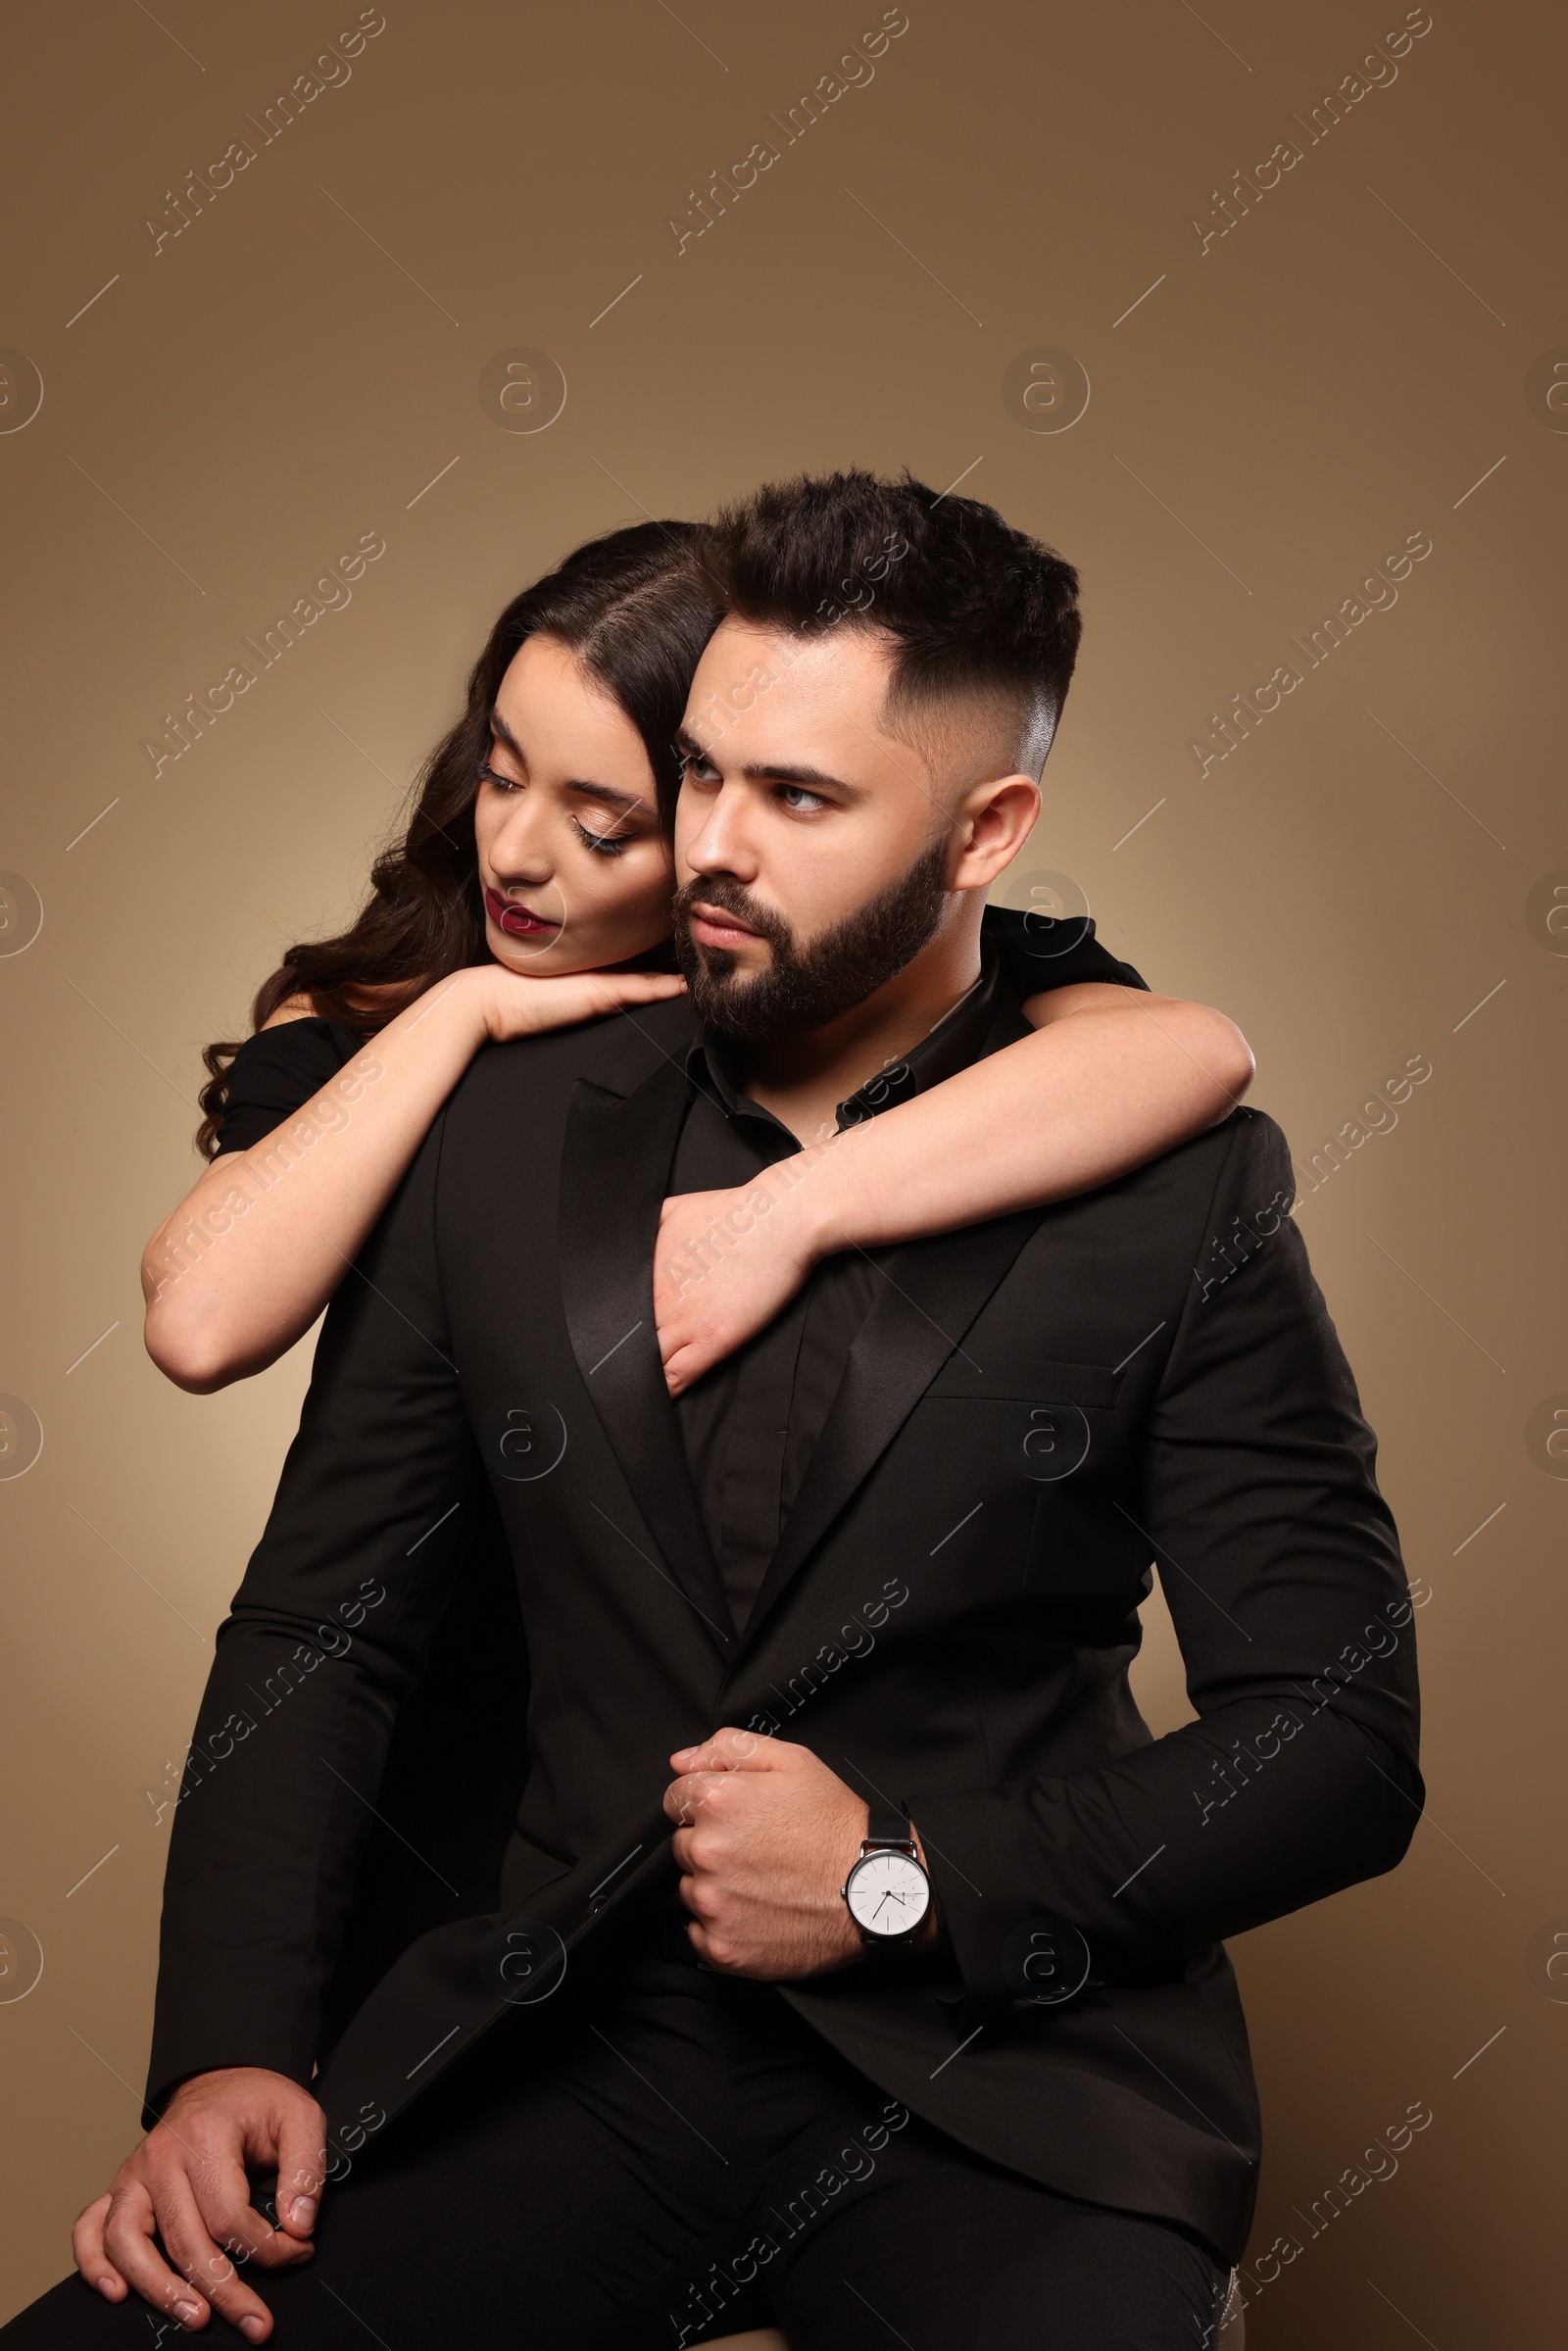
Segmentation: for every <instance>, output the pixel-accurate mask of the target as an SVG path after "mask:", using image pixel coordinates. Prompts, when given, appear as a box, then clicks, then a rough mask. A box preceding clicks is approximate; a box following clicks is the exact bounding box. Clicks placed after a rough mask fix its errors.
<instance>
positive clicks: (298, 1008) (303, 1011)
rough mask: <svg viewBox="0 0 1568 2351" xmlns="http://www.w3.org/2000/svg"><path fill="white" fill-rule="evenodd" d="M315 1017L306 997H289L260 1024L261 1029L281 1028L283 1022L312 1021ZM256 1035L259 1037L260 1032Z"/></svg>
mask: <svg viewBox="0 0 1568 2351" xmlns="http://www.w3.org/2000/svg"><path fill="white" fill-rule="evenodd" d="M316 1016H317V1015H316V1006H315V1005H314V1004H312V1002H311V1000H310V998H309V997H308V996H290V997H286V998H285V999H284V1001H283V1003H282V1004H279V1005H278V1007H277V1010H276V1011H275V1012H270V1013H269V1014H268V1016H267V1018H266V1019H265V1020H264V1021H263V1022H262V1028H264V1029H276V1028H281V1027H282V1025H283V1023H284V1021H285V1020H314V1019H315V1018H316ZM257 1034H258V1035H260V1034H261V1031H260V1030H258V1031H257Z"/></svg>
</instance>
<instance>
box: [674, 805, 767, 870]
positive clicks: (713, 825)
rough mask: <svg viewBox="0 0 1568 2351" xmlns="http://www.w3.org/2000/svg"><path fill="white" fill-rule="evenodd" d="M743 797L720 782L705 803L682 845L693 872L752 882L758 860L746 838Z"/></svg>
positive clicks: (746, 829) (746, 827)
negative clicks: (699, 819) (700, 817)
mask: <svg viewBox="0 0 1568 2351" xmlns="http://www.w3.org/2000/svg"><path fill="white" fill-rule="evenodd" d="M747 816H748V808H747V796H746V795H745V794H744V793H742V792H737V791H735V790H734V789H733V788H732V787H731V786H729V785H727V784H722V785H720V787H719V789H718V791H717V792H716V793H715V794H714V795H713V798H712V800H711V802H710V803H709V806H708V812H707V814H706V815H705V817H704V819H703V822H702V824H701V825H700V826H699V828H698V830H697V831H696V832H695V833H694V834H693V835H692V837H691V838H690V840H689V841H688V842H687V844H686V857H687V860H688V862H689V863H690V865H691V869H692V871H693V873H694V874H695V873H710V874H719V873H724V874H729V875H731V876H732V877H733V878H734V880H736V881H738V882H747V883H750V882H755V881H756V879H757V876H758V872H759V868H760V860H759V858H758V856H757V852H756V849H755V847H754V846H753V844H752V841H751V839H750V837H749V826H748V822H747Z"/></svg>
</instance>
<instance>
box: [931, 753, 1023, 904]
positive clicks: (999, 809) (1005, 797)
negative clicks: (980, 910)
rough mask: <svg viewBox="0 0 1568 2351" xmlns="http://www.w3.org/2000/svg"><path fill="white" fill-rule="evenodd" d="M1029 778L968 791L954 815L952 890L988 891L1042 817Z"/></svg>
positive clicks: (1014, 778) (1012, 778)
mask: <svg viewBox="0 0 1568 2351" xmlns="http://www.w3.org/2000/svg"><path fill="white" fill-rule="evenodd" d="M1040 809H1041V798H1040V786H1039V785H1038V784H1037V783H1036V782H1035V780H1034V778H1033V776H1028V775H1004V776H998V777H997V778H995V780H994V781H992V782H991V783H988V784H976V785H974V786H973V787H972V789H971V790H969V791H968V792H966V793H965V794H964V796H963V798H962V799H961V800H960V801H959V803H958V806H957V808H956V810H955V812H954V819H953V844H954V848H955V851H956V863H955V865H954V867H953V870H952V873H951V875H950V878H949V882H948V887H949V889H950V890H986V889H989V888H990V886H991V884H992V883H993V882H994V881H995V880H996V878H997V876H998V874H999V873H1001V872H1002V871H1003V870H1004V869H1005V867H1006V866H1008V865H1010V864H1011V863H1012V860H1013V858H1014V857H1016V856H1017V855H1018V852H1019V851H1020V850H1021V849H1022V847H1023V845H1024V843H1025V842H1026V841H1027V840H1028V838H1029V835H1030V834H1031V833H1032V832H1033V830H1034V828H1035V826H1036V824H1037V823H1038V822H1039V819H1040Z"/></svg>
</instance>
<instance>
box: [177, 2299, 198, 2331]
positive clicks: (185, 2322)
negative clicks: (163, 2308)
mask: <svg viewBox="0 0 1568 2351" xmlns="http://www.w3.org/2000/svg"><path fill="white" fill-rule="evenodd" d="M201 2315H202V2306H201V2304H200V2303H199V2302H176V2303H175V2304H174V2316H175V2318H176V2319H177V2320H178V2321H179V2323H180V2325H181V2326H182V2327H194V2326H195V2324H196V2322H197V2320H198V2319H199V2318H200V2317H201Z"/></svg>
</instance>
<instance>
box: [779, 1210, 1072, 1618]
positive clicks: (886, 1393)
mask: <svg viewBox="0 0 1568 2351" xmlns="http://www.w3.org/2000/svg"><path fill="white" fill-rule="evenodd" d="M1039 1222H1040V1211H1039V1210H1038V1209H1033V1210H1030V1211H1027V1212H1026V1213H1024V1214H1023V1215H1019V1216H1007V1217H1003V1218H999V1219H998V1220H997V1222H995V1223H993V1224H983V1225H974V1226H972V1227H971V1228H970V1229H969V1230H968V1231H966V1232H962V1233H953V1234H949V1235H947V1236H945V1237H944V1238H942V1239H940V1240H935V1241H925V1242H919V1243H917V1244H916V1245H915V1246H914V1247H912V1248H909V1249H900V1250H898V1251H896V1252H894V1253H893V1254H892V1255H891V1256H890V1257H889V1258H888V1259H887V1260H886V1262H885V1265H883V1266H880V1267H879V1270H881V1271H882V1273H883V1281H882V1286H881V1289H880V1292H879V1295H878V1297H877V1298H876V1300H875V1303H874V1304H873V1305H872V1307H871V1310H870V1312H869V1313H868V1314H867V1316H866V1318H865V1321H864V1322H863V1323H862V1324H861V1326H860V1330H859V1334H858V1337H857V1339H856V1342H855V1345H854V1347H852V1348H851V1350H850V1359H849V1362H848V1364H847V1365H846V1367H845V1372H844V1377H843V1379H842V1381H841V1382H840V1383H839V1389H838V1393H837V1395H836V1396H834V1398H833V1404H832V1409H831V1410H830V1411H829V1413H828V1416H827V1420H826V1423H825V1424H824V1427H823V1430H822V1434H821V1437H820V1438H819V1439H818V1441H817V1445H816V1450H815V1451H814V1452H813V1454H812V1455H811V1460H810V1465H809V1468H808V1470H807V1473H806V1476H805V1478H804V1480H803V1481H802V1485H801V1491H800V1493H799V1494H797V1495H796V1498H795V1506H794V1508H793V1509H792V1510H791V1512H790V1514H789V1517H788V1519H787V1520H786V1522H785V1526H784V1531H783V1534H782V1535H781V1537H780V1539H779V1545H778V1549H777V1550H776V1551H775V1552H774V1554H773V1556H772V1558H771V1559H770V1560H769V1562H768V1567H767V1573H766V1575H765V1576H764V1577H763V1579H762V1585H761V1590H760V1592H759V1593H758V1595H757V1600H756V1603H755V1605H754V1607H753V1609H752V1612H751V1615H750V1616H749V1617H748V1619H747V1622H746V1633H745V1649H746V1650H748V1651H749V1650H750V1649H751V1648H752V1647H753V1646H754V1645H755V1643H756V1641H757V1638H758V1635H759V1634H760V1630H761V1626H762V1622H763V1619H764V1618H765V1617H766V1616H768V1615H769V1614H770V1613H771V1611H772V1610H773V1608H774V1606H775V1605H776V1603H777V1601H778V1599H779V1596H780V1594H781V1593H782V1592H784V1591H785V1590H786V1589H787V1587H788V1586H789V1584H790V1583H791V1582H792V1580H793V1579H794V1577H795V1576H796V1575H797V1574H798V1573H799V1571H800V1569H801V1567H802V1566H803V1565H804V1564H805V1562H806V1559H807V1558H808V1556H809V1553H810V1552H811V1551H812V1550H813V1549H814V1548H815V1546H816V1544H817V1543H819V1542H820V1540H821V1538H822V1537H823V1536H824V1535H825V1534H826V1532H827V1530H828V1528H829V1527H830V1526H831V1525H832V1523H833V1521H834V1519H835V1518H837V1516H838V1514H839V1512H840V1511H841V1510H842V1509H843V1508H844V1506H845V1504H846V1503H847V1502H848V1501H849V1500H850V1498H851V1496H852V1495H853V1494H855V1493H856V1491H857V1490H858V1488H859V1487H860V1486H862V1485H863V1484H864V1482H865V1480H866V1479H867V1477H869V1475H870V1473H871V1471H872V1470H873V1469H874V1468H875V1466H876V1464H877V1462H878V1460H879V1459H880V1458H881V1456H882V1454H883V1453H884V1452H885V1451H886V1449H887V1447H888V1446H889V1445H891V1444H892V1442H893V1440H894V1438H895V1437H896V1436H897V1435H898V1433H899V1431H900V1429H901V1428H902V1427H903V1426H904V1423H905V1422H906V1420H907V1418H908V1416H909V1414H910V1413H911V1412H912V1411H913V1409H914V1407H915V1405H916V1404H917V1403H918V1402H919V1400H920V1398H921V1396H923V1395H924V1393H925V1391H926V1389H927V1388H929V1386H930V1385H931V1382H932V1381H933V1380H934V1379H935V1378H936V1375H937V1373H938V1372H939V1371H940V1370H941V1368H942V1366H943V1364H944V1363H945V1362H946V1361H947V1359H948V1357H949V1356H950V1355H951V1354H952V1353H953V1351H954V1349H955V1347H959V1345H960V1342H961V1341H962V1338H963V1334H964V1332H965V1331H966V1330H967V1329H968V1327H969V1325H970V1323H972V1322H973V1320H974V1318H975V1316H976V1315H977V1314H978V1313H979V1311H980V1309H981V1307H982V1306H983V1305H984V1304H985V1302H986V1300H987V1298H990V1296H991V1294H992V1292H993V1291H994V1290H995V1289H996V1287H997V1285H998V1283H999V1282H1001V1281H1002V1280H1003V1279H1004V1277H1005V1275H1006V1273H1007V1271H1008V1269H1009V1268H1010V1266H1011V1265H1012V1262H1013V1259H1014V1258H1015V1257H1016V1256H1017V1254H1018V1252H1019V1250H1020V1249H1022V1248H1023V1246H1024V1244H1025V1242H1026V1241H1027V1240H1028V1239H1029V1237H1030V1235H1031V1234H1032V1233H1033V1232H1034V1230H1035V1228H1036V1226H1037V1225H1038V1224H1039Z"/></svg>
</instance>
